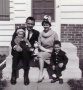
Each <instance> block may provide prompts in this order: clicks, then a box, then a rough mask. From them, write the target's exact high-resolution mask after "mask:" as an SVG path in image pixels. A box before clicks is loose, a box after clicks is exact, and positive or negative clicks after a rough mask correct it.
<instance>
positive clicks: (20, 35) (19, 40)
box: [14, 29, 31, 52]
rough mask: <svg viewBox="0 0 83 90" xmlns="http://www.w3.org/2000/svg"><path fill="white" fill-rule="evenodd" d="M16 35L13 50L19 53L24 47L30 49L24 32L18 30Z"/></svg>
mask: <svg viewBox="0 0 83 90" xmlns="http://www.w3.org/2000/svg"><path fill="white" fill-rule="evenodd" d="M16 33H17V36H16V37H15V39H14V42H15V44H16V45H15V46H14V50H16V51H18V52H21V51H22V50H23V49H26V47H31V44H30V43H29V41H28V40H27V39H26V38H25V31H24V30H23V29H18V30H17V31H16Z"/></svg>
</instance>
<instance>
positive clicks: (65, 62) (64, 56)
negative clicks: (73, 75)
mask: <svg viewBox="0 0 83 90" xmlns="http://www.w3.org/2000/svg"><path fill="white" fill-rule="evenodd" d="M63 59H64V62H63V63H64V65H66V64H67V63H68V57H67V56H66V53H64V55H63Z"/></svg>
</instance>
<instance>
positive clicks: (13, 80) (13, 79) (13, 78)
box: [10, 77, 17, 85]
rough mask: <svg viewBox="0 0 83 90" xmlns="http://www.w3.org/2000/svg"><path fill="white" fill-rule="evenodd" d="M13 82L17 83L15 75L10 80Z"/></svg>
mask: <svg viewBox="0 0 83 90" xmlns="http://www.w3.org/2000/svg"><path fill="white" fill-rule="evenodd" d="M10 82H11V84H12V85H15V84H16V83H17V82H16V78H15V77H12V78H11V80H10Z"/></svg>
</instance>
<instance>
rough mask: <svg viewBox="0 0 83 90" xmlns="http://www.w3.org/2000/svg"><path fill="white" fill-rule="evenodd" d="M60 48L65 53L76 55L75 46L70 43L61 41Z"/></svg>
mask: <svg viewBox="0 0 83 90" xmlns="http://www.w3.org/2000/svg"><path fill="white" fill-rule="evenodd" d="M62 50H64V51H65V52H66V53H67V54H76V55H77V47H76V46H74V45H73V44H72V43H69V42H63V43H62Z"/></svg>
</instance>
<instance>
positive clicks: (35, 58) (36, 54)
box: [33, 41, 39, 60]
mask: <svg viewBox="0 0 83 90" xmlns="http://www.w3.org/2000/svg"><path fill="white" fill-rule="evenodd" d="M38 48H39V45H38V42H37V41H35V43H34V51H33V56H34V60H38Z"/></svg>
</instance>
